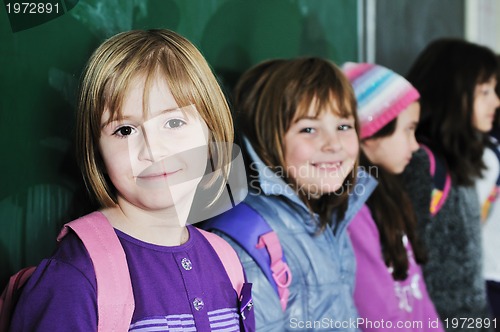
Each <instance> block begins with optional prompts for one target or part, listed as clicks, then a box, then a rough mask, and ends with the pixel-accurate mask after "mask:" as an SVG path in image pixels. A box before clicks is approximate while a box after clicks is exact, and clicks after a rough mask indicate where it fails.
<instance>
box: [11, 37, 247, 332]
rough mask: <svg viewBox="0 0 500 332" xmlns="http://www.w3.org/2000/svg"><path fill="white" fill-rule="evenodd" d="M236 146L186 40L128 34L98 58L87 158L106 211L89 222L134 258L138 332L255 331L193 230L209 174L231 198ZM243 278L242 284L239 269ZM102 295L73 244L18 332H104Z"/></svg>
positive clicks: (49, 270) (59, 256)
mask: <svg viewBox="0 0 500 332" xmlns="http://www.w3.org/2000/svg"><path fill="white" fill-rule="evenodd" d="M232 139H233V129H232V120H231V115H230V111H229V108H228V105H227V103H226V100H225V98H224V95H223V93H222V91H221V89H220V87H219V85H218V83H217V80H216V78H215V77H214V75H213V74H212V72H211V70H210V68H209V66H208V64H207V63H206V61H205V60H204V58H203V57H202V55H201V54H200V52H199V51H198V50H197V49H196V48H195V47H194V46H193V45H192V44H191V43H190V42H189V41H188V40H186V39H185V38H183V37H182V36H180V35H178V34H177V33H175V32H172V31H169V30H149V31H129V32H123V33H120V34H118V35H116V36H114V37H112V38H110V39H108V40H106V41H105V42H104V43H103V44H102V45H101V46H100V47H99V48H98V49H97V50H96V51H95V52H94V54H93V55H92V57H91V58H90V60H89V62H88V64H87V67H86V69H85V72H84V75H83V80H82V86H81V93H80V100H79V107H78V114H77V158H78V161H79V164H80V167H81V169H82V173H83V175H84V178H85V182H86V184H87V188H88V189H89V190H90V192H91V194H92V195H93V197H94V198H95V199H96V200H97V201H98V203H99V204H100V205H101V209H100V210H99V211H96V212H94V213H92V214H91V215H89V216H86V217H84V218H87V219H89V222H96V220H99V221H100V222H109V223H110V224H111V225H112V226H113V228H114V231H115V232H116V235H117V237H118V239H119V242H120V244H121V246H122V247H123V250H124V252H125V255H126V260H127V265H128V269H129V271H130V280H131V283H132V289H133V297H134V302H135V309H134V310H133V316H132V317H123V320H124V325H125V326H126V329H129V328H130V330H133V331H146V330H147V331H151V330H156V331H159V330H161V331H170V330H175V331H194V330H198V331H220V330H224V331H229V330H230V331H239V330H240V328H241V330H243V329H244V326H245V327H247V328H248V329H249V330H253V322H252V320H251V319H250V318H249V317H251V316H249V315H247V318H248V319H245V320H244V321H243V319H242V317H241V319H240V316H239V313H240V311H239V308H238V303H239V295H238V294H237V292H236V291H235V289H233V285H232V280H230V278H229V276H228V273H227V272H226V270H225V267H226V266H225V265H223V264H222V262H221V259H220V258H219V256H218V254H217V252H216V251H215V250H214V248H213V247H212V245H211V242H209V241H208V240H207V238H206V237H205V236H204V235H203V233H202V232H201V231H199V230H198V229H196V228H194V227H193V226H191V225H186V221H187V218H188V214H189V212H190V210H191V206H192V204H193V198H194V196H195V193H196V190H197V187H198V186H200V185H201V184H200V183H201V181H202V178H204V175H205V171H206V169H207V165H208V164H211V163H212V164H213V165H215V167H214V169H215V171H213V172H212V173H209V175H210V174H211V175H210V176H209V177H211V179H209V181H208V182H207V183H206V184H204V185H207V186H209V185H210V184H213V185H216V184H217V183H218V185H220V188H219V189H223V188H225V182H224V181H219V182H215V180H217V179H218V180H220V179H225V176H226V175H227V168H228V166H229V165H230V160H229V159H228V156H230V153H231V152H230V151H227V150H226V149H225V147H227V144H226V143H232ZM218 143H220V144H218ZM214 160H216V161H215V162H213V161H214ZM214 183H216V184H214ZM218 191H219V192H220V190H218ZM216 198H217V197H212V201H213V200H215V199H216ZM219 240H220V239H219ZM220 241H222V240H220ZM222 243H224V242H223V241H222ZM224 245H225V251H226V252H229V253H233V254H234V257H235V261H236V262H237V256H236V254H235V253H234V252H233V251H232V249H231V247H230V246H229V245H227V243H224ZM106 254H109V255H111V254H110V253H106ZM110 268H112V267H110ZM232 269H235V270H237V271H240V272H241V273H242V271H241V265H240V264H239V263H238V264H237V265H235V266H232ZM96 288H97V285H96V274H95V271H94V267H93V265H92V261H91V259H90V257H89V254H88V253H87V251H86V249H85V247H84V245H83V244H82V242H81V241H80V240H79V238H78V237H77V236H76V235H75V234H73V233H71V234H69V235H68V236H66V237H65V238H64V239H63V241H62V242H61V244H60V246H59V247H58V249H57V251H56V252H55V254H54V255H53V256H52V257H51V258H49V259H46V260H44V261H42V263H41V264H40V265H39V266H38V268H37V270H36V271H35V273H34V274H33V276H32V277H31V279H30V280H29V282H28V283H27V285H26V287H25V289H24V290H23V292H22V295H21V298H20V301H19V303H18V305H17V307H16V311H15V313H14V317H13V325H12V330H14V331H86V332H88V331H97V330H98V326H100V323H101V321H100V319H99V318H100V317H98V310H97V305H98V302H97V300H98V299H97V290H96ZM99 303H100V302H99ZM130 319H131V321H130Z"/></svg>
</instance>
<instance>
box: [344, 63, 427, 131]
mask: <svg viewBox="0 0 500 332" xmlns="http://www.w3.org/2000/svg"><path fill="white" fill-rule="evenodd" d="M342 70H343V71H344V74H345V75H346V76H347V78H348V79H349V81H351V84H352V87H353V89H354V93H355V95H356V99H357V102H358V117H359V121H360V124H361V135H360V137H361V139H364V138H368V137H370V136H372V135H373V134H375V133H376V132H377V131H379V130H380V129H382V128H383V127H384V126H385V125H386V124H388V123H389V122H391V121H392V120H393V119H395V118H396V117H397V116H398V115H399V113H401V112H402V111H403V110H404V109H406V108H407V107H408V106H409V105H410V104H411V103H413V102H415V101H417V100H418V99H419V98H420V94H419V93H418V91H417V89H415V88H414V87H413V86H412V85H411V84H410V82H408V81H407V80H406V79H405V78H404V77H402V76H400V75H399V74H397V73H395V72H393V71H392V70H390V69H387V68H385V67H382V66H379V65H374V64H370V63H353V62H347V63H345V64H344V65H343V66H342Z"/></svg>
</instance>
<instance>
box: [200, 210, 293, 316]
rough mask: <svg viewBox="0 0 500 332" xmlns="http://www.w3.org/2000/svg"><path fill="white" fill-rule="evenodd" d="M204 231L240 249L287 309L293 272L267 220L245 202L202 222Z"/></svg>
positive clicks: (283, 307) (282, 307) (284, 308)
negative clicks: (222, 235) (228, 239)
mask: <svg viewBox="0 0 500 332" xmlns="http://www.w3.org/2000/svg"><path fill="white" fill-rule="evenodd" d="M202 227H203V228H204V229H206V230H209V231H213V230H217V231H219V232H221V233H223V234H225V235H227V236H228V237H230V238H231V239H232V240H234V241H235V242H236V243H237V244H238V245H239V246H240V247H242V248H243V249H244V250H245V251H246V252H247V253H248V254H249V255H250V256H251V257H252V258H253V260H254V261H255V262H256V263H257V265H258V266H259V268H260V269H261V270H262V272H263V273H264V275H265V276H266V278H267V280H268V281H269V282H270V283H271V286H272V287H273V288H274V290H275V292H276V294H277V295H278V297H279V300H280V304H281V309H282V310H283V311H285V310H286V307H287V303H288V297H289V295H290V291H289V289H288V287H289V286H290V283H291V282H292V273H291V271H290V268H289V267H288V264H287V262H286V259H285V256H284V254H283V250H282V247H281V244H280V241H279V238H278V236H277V234H276V233H275V232H274V231H273V229H272V228H271V227H270V226H269V224H268V223H267V221H266V220H265V219H264V218H263V217H262V216H261V215H260V214H259V213H258V212H257V211H256V210H255V209H253V208H252V207H250V206H249V205H248V204H246V203H240V204H238V205H236V206H235V207H233V208H232V209H231V210H229V211H227V212H225V213H223V214H221V215H218V216H216V217H214V218H212V219H209V220H207V221H205V222H204V223H203V225H202Z"/></svg>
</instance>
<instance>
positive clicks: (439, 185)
mask: <svg viewBox="0 0 500 332" xmlns="http://www.w3.org/2000/svg"><path fill="white" fill-rule="evenodd" d="M420 147H421V148H422V149H423V150H424V151H425V152H426V153H427V156H428V157H429V163H430V169H429V172H430V174H431V177H432V183H433V189H432V193H431V205H430V207H429V210H430V213H431V216H432V217H434V216H435V215H436V214H437V213H438V212H439V210H441V208H442V207H443V205H444V202H445V201H446V198H448V194H449V193H450V189H451V176H450V173H449V172H448V167H447V166H446V162H445V161H444V160H443V159H442V158H441V157H440V156H436V155H434V153H433V152H432V150H431V149H430V148H429V147H427V146H426V145H424V144H420Z"/></svg>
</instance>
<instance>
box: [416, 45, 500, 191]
mask: <svg viewBox="0 0 500 332" xmlns="http://www.w3.org/2000/svg"><path fill="white" fill-rule="evenodd" d="M496 75H497V59H496V58H495V54H494V53H493V52H492V51H491V50H490V49H489V48H487V47H484V46H480V45H476V44H474V43H470V42H467V41H464V40H459V39H439V40H437V41H434V42H432V43H431V44H429V45H428V46H427V47H426V48H425V50H424V51H422V53H421V54H420V55H419V56H418V58H417V60H416V61H415V62H414V64H413V65H412V67H411V69H410V71H409V72H408V75H407V79H408V81H410V83H412V84H413V86H414V87H415V88H417V90H418V91H419V92H420V105H421V117H420V124H419V126H418V128H417V139H418V140H419V141H420V142H424V143H425V144H427V145H429V146H430V147H431V148H432V150H433V151H434V152H435V153H437V154H439V155H441V156H443V157H444V159H445V160H446V163H447V166H448V168H449V170H450V173H451V177H452V180H453V182H454V183H456V184H458V185H472V184H473V183H474V180H475V179H476V178H478V177H480V176H481V172H482V170H483V169H484V168H485V165H484V163H483V161H482V156H483V150H484V147H485V144H486V142H487V141H488V139H487V135H486V134H483V133H480V132H479V131H478V130H476V129H475V128H474V126H473V121H472V119H473V113H474V92H475V88H476V85H477V84H481V83H485V82H488V81H489V80H490V79H491V78H492V77H496Z"/></svg>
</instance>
